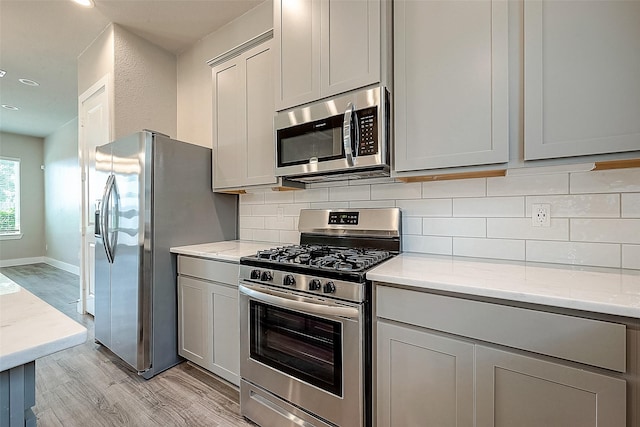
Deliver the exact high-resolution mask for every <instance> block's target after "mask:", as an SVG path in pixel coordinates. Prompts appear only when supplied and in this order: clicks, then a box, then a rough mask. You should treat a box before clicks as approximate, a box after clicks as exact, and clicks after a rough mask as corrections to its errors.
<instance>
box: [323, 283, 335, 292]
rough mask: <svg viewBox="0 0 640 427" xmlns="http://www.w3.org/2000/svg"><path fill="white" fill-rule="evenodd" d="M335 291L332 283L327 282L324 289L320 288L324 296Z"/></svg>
mask: <svg viewBox="0 0 640 427" xmlns="http://www.w3.org/2000/svg"><path fill="white" fill-rule="evenodd" d="M335 291H336V285H335V284H334V283H333V282H332V281H328V282H327V283H325V284H324V287H323V288H322V292H324V293H325V294H332V293H334V292H335Z"/></svg>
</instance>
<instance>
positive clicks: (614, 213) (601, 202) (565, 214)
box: [526, 194, 620, 218]
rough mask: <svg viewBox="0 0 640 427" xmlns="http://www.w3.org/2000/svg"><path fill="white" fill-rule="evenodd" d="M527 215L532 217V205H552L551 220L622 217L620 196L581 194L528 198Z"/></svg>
mask: <svg viewBox="0 0 640 427" xmlns="http://www.w3.org/2000/svg"><path fill="white" fill-rule="evenodd" d="M526 202H527V207H526V215H527V216H529V217H530V216H531V209H532V205H533V204H534V203H535V204H537V203H548V204H550V205H551V218H557V217H561V218H573V217H588V218H617V217H619V216H620V195H619V194H581V195H565V196H527V198H526Z"/></svg>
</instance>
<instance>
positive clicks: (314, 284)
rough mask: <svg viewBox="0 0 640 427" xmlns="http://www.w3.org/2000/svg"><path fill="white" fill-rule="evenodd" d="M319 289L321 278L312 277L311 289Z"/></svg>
mask: <svg viewBox="0 0 640 427" xmlns="http://www.w3.org/2000/svg"><path fill="white" fill-rule="evenodd" d="M319 289H320V280H318V279H311V281H310V282H309V290H310V291H317V290H319Z"/></svg>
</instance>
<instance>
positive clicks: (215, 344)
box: [208, 283, 240, 386]
mask: <svg viewBox="0 0 640 427" xmlns="http://www.w3.org/2000/svg"><path fill="white" fill-rule="evenodd" d="M208 299H209V302H210V310H209V313H210V316H211V317H210V321H209V324H210V325H211V336H212V341H211V354H212V359H211V362H212V366H211V368H210V369H211V372H213V373H214V374H216V375H219V376H220V377H222V378H224V379H225V380H227V381H229V382H231V383H233V384H235V385H237V386H239V385H240V317H239V311H238V288H237V286H228V285H223V284H220V283H211V284H210V292H209V298H208Z"/></svg>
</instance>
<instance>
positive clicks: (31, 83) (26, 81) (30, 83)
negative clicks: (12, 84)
mask: <svg viewBox="0 0 640 427" xmlns="http://www.w3.org/2000/svg"><path fill="white" fill-rule="evenodd" d="M18 81H19V82H20V83H22V84H23V85H27V86H40V83H38V82H36V81H35V80H29V79H18Z"/></svg>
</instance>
